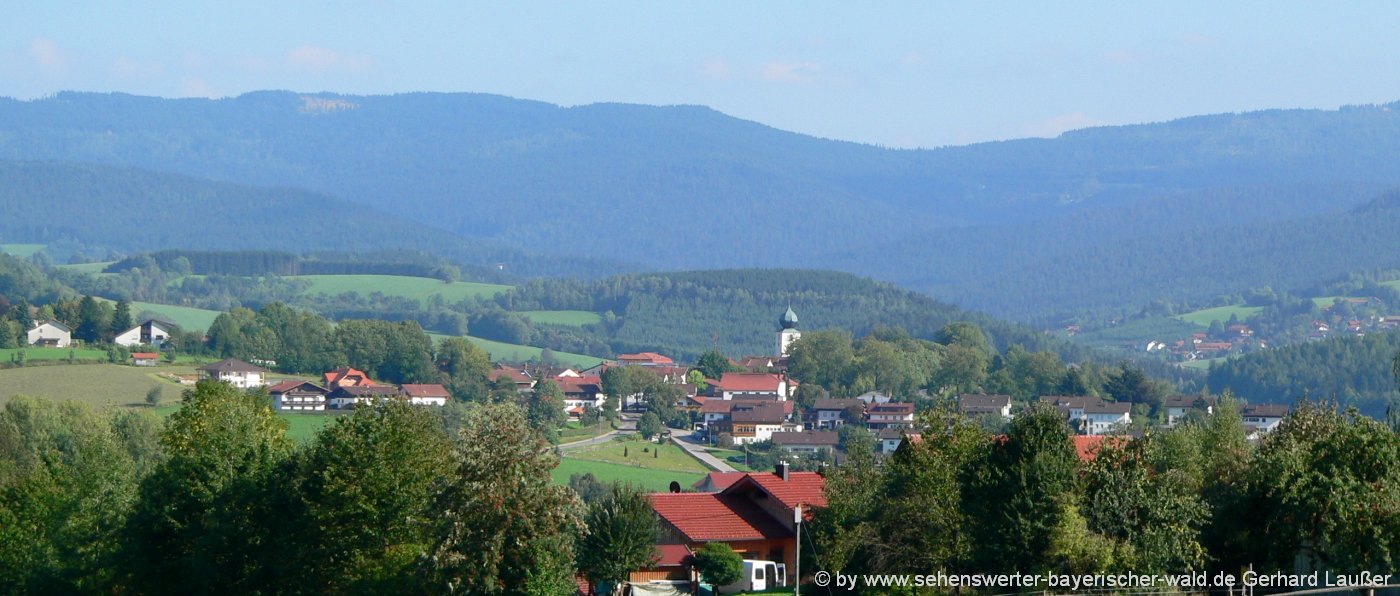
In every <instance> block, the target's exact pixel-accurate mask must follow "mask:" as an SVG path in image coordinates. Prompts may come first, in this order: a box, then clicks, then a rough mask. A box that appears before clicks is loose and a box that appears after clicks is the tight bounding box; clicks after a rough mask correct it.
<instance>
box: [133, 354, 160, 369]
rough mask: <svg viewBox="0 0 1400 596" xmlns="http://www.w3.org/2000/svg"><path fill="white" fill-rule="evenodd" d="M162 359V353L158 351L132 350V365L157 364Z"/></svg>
mask: <svg viewBox="0 0 1400 596" xmlns="http://www.w3.org/2000/svg"><path fill="white" fill-rule="evenodd" d="M159 361H160V354H159V353H157V352H132V353H131V365H132V366H155V365H156V363H157V362H159Z"/></svg>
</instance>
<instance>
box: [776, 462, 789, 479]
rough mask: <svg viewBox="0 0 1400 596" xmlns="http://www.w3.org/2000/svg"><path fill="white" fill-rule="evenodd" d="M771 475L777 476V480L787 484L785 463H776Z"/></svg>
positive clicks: (786, 466)
mask: <svg viewBox="0 0 1400 596" xmlns="http://www.w3.org/2000/svg"><path fill="white" fill-rule="evenodd" d="M773 473H775V474H777V475H778V477H779V478H782V479H783V482H787V479H788V465H787V462H785V461H780V462H778V465H777V466H776V469H775V470H774V471H773Z"/></svg>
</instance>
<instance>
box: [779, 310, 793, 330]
mask: <svg viewBox="0 0 1400 596" xmlns="http://www.w3.org/2000/svg"><path fill="white" fill-rule="evenodd" d="M778 325H781V326H782V328H783V329H796V328H797V313H795V312H792V306H788V309H787V312H785V313H783V317H782V318H781V319H778Z"/></svg>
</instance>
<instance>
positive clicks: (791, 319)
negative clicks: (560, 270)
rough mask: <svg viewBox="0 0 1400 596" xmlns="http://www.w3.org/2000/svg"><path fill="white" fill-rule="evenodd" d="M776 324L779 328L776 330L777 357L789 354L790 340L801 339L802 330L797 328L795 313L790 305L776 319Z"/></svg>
mask: <svg viewBox="0 0 1400 596" xmlns="http://www.w3.org/2000/svg"><path fill="white" fill-rule="evenodd" d="M778 326H779V327H781V329H779V330H778V349H777V355H778V356H779V357H786V356H791V355H792V342H795V341H797V340H799V339H802V332H801V331H798V330H797V313H795V312H792V307H791V306H789V307H788V309H787V312H785V313H783V316H782V317H781V318H779V319H778Z"/></svg>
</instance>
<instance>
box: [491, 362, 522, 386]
mask: <svg viewBox="0 0 1400 596" xmlns="http://www.w3.org/2000/svg"><path fill="white" fill-rule="evenodd" d="M502 376H505V377H508V378H510V380H511V381H514V382H515V383H516V384H517V385H518V384H520V383H529V382H530V376H529V375H527V374H525V371H522V370H520V369H518V368H514V367H510V366H505V365H496V368H494V369H491V373H490V374H488V375H486V378H487V379H490V380H492V381H495V380H496V379H499V378H501V377H502Z"/></svg>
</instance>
